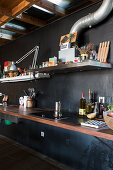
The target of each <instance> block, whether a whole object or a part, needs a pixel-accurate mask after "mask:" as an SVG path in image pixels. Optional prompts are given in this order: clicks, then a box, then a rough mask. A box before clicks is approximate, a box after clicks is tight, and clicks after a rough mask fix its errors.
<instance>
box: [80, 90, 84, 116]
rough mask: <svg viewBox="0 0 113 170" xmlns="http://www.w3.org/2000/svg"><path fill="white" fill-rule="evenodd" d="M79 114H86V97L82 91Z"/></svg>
mask: <svg viewBox="0 0 113 170" xmlns="http://www.w3.org/2000/svg"><path fill="white" fill-rule="evenodd" d="M79 115H80V116H86V99H85V97H84V93H82V98H81V99H80V104H79Z"/></svg>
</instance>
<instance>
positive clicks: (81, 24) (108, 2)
mask: <svg viewBox="0 0 113 170" xmlns="http://www.w3.org/2000/svg"><path fill="white" fill-rule="evenodd" d="M112 9H113V0H104V1H103V3H102V5H101V6H100V8H99V9H98V10H97V11H96V12H94V13H91V14H89V15H87V16H85V17H83V18H81V19H79V20H78V21H77V22H76V23H75V24H74V25H73V26H72V28H71V30H70V33H72V32H76V31H77V33H78V34H79V33H80V32H81V31H82V30H83V29H85V28H88V27H89V28H91V27H92V26H93V25H96V24H98V23H100V22H101V21H103V20H104V19H105V18H106V17H107V16H108V15H109V14H110V12H111V11H112Z"/></svg>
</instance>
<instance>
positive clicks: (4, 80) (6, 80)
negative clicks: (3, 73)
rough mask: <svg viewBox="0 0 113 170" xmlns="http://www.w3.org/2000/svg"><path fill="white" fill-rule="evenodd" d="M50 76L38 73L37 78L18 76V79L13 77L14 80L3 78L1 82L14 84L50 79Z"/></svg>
mask: <svg viewBox="0 0 113 170" xmlns="http://www.w3.org/2000/svg"><path fill="white" fill-rule="evenodd" d="M49 77H50V76H49V74H44V73H36V74H35V76H34V75H33V74H32V75H26V76H17V77H12V78H10V77H9V78H3V79H0V82H2V83H8V82H9V83H12V82H20V81H30V80H34V79H40V78H49Z"/></svg>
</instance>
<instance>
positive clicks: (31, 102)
mask: <svg viewBox="0 0 113 170" xmlns="http://www.w3.org/2000/svg"><path fill="white" fill-rule="evenodd" d="M33 106H34V101H33V98H31V97H28V98H27V104H26V107H33Z"/></svg>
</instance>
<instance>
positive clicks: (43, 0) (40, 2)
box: [27, 0, 68, 16]
mask: <svg viewBox="0 0 113 170" xmlns="http://www.w3.org/2000/svg"><path fill="white" fill-rule="evenodd" d="M27 1H28V2H33V4H35V5H37V6H39V7H41V8H44V9H46V10H48V11H50V12H53V13H54V14H56V15H59V16H65V15H67V14H68V13H67V11H66V10H65V9H64V8H61V7H60V6H58V5H56V4H53V3H52V2H49V1H47V0H27Z"/></svg>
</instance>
